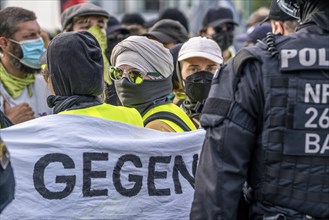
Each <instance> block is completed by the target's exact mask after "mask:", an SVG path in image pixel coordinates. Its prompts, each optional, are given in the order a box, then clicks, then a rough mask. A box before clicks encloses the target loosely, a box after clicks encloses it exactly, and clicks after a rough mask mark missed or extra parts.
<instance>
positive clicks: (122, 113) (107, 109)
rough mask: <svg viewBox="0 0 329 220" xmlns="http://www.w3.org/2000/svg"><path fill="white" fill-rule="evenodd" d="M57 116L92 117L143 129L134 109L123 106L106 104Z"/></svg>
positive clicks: (140, 119) (139, 117)
mask: <svg viewBox="0 0 329 220" xmlns="http://www.w3.org/2000/svg"><path fill="white" fill-rule="evenodd" d="M59 114H77V115H87V116H94V117H98V118H104V119H108V120H113V121H118V122H123V123H126V124H131V125H136V126H141V127H143V120H142V117H141V115H140V114H139V113H138V111H137V110H136V109H134V108H127V107H123V106H114V105H109V104H106V103H103V104H101V105H96V106H92V107H89V108H81V109H73V110H67V111H63V112H60V113H59Z"/></svg>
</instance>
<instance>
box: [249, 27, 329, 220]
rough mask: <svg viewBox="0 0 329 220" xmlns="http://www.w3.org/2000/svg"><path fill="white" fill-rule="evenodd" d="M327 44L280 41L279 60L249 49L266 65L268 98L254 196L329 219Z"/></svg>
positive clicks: (306, 37) (310, 38)
mask: <svg viewBox="0 0 329 220" xmlns="http://www.w3.org/2000/svg"><path fill="white" fill-rule="evenodd" d="M328 42H329V41H328V35H313V34H302V35H300V34H299V35H293V36H292V37H290V38H289V37H287V38H286V39H285V41H283V42H282V41H281V44H279V45H278V46H277V48H276V49H277V52H278V53H277V55H275V56H274V55H273V54H274V53H272V55H271V53H269V52H268V51H265V50H264V53H263V54H260V53H259V48H254V47H251V48H247V50H248V51H249V52H251V53H252V54H254V56H255V57H256V58H257V59H258V60H260V61H261V62H262V63H263V64H262V65H261V66H262V73H263V83H264V97H265V107H264V118H263V120H264V124H263V128H262V133H261V135H260V137H261V143H262V150H263V151H262V152H259V155H258V156H257V157H258V158H264V161H263V162H262V166H264V169H263V173H262V174H252V175H254V176H258V179H260V180H261V182H260V183H258V184H257V186H255V187H256V188H255V189H254V190H255V198H256V200H259V201H264V202H267V203H270V204H276V205H279V206H282V207H288V208H291V209H294V210H297V211H299V212H301V213H305V214H309V215H311V216H316V217H329V48H328ZM256 49H258V50H257V51H254V50H256ZM251 173H252V170H251ZM259 175H260V176H259Z"/></svg>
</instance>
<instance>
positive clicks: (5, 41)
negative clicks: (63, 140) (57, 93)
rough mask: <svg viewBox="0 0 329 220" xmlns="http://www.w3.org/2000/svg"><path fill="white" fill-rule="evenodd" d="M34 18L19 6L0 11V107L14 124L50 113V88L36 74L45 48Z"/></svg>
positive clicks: (33, 15)
mask: <svg viewBox="0 0 329 220" xmlns="http://www.w3.org/2000/svg"><path fill="white" fill-rule="evenodd" d="M36 19H37V18H36V16H35V14H34V13H33V12H32V11H29V10H26V9H23V8H20V7H7V8H4V9H2V10H1V11H0V110H1V111H3V112H4V113H5V115H6V116H7V117H8V118H9V119H10V120H11V121H12V122H13V123H14V124H18V123H21V122H24V121H28V120H31V119H33V118H36V117H40V116H44V115H48V114H51V113H52V110H51V109H50V108H49V107H48V106H47V101H46V99H47V98H46V97H47V96H48V95H49V94H50V92H49V91H48V89H47V86H46V84H45V82H44V80H43V79H42V76H41V75H40V74H38V73H39V71H40V69H41V65H40V63H39V58H40V56H41V54H42V53H43V52H44V50H45V48H44V43H43V40H42V38H41V36H40V33H41V29H40V26H39V24H38V22H37V21H36Z"/></svg>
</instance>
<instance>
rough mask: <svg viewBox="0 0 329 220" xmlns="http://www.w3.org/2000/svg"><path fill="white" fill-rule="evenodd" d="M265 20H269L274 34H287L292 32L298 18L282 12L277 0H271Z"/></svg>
mask: <svg viewBox="0 0 329 220" xmlns="http://www.w3.org/2000/svg"><path fill="white" fill-rule="evenodd" d="M265 21H270V22H271V25H272V32H273V33H274V34H281V35H287V34H290V33H294V32H295V29H296V27H297V26H298V19H297V18H295V17H292V16H290V15H288V14H286V13H284V12H283V11H282V10H281V9H280V7H279V6H278V3H277V0H272V2H271V7H270V13H269V15H268V17H267V18H266V19H265Z"/></svg>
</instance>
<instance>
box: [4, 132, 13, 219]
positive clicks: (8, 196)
mask: <svg viewBox="0 0 329 220" xmlns="http://www.w3.org/2000/svg"><path fill="white" fill-rule="evenodd" d="M14 190H15V180H14V174H13V169H12V167H11V164H10V161H9V153H8V151H7V148H6V146H5V144H4V143H3V141H2V139H1V137H0V213H1V212H2V210H3V209H4V208H5V207H6V206H7V205H8V204H9V203H10V202H11V200H13V199H14Z"/></svg>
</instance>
